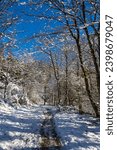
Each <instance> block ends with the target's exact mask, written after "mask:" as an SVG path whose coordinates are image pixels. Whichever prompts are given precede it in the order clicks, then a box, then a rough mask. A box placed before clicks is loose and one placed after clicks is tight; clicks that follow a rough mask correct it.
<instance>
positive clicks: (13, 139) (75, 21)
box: [0, 0, 100, 150]
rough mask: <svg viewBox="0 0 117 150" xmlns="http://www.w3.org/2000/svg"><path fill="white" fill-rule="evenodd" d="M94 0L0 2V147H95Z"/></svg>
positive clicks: (97, 37) (97, 65) (97, 73)
mask: <svg viewBox="0 0 117 150" xmlns="http://www.w3.org/2000/svg"><path fill="white" fill-rule="evenodd" d="M99 128H100V1H99V0H0V150H99V149H100V148H99V145H100V144H99V143H100V139H99V136H100V129H99Z"/></svg>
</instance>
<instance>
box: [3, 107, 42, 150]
mask: <svg viewBox="0 0 117 150" xmlns="http://www.w3.org/2000/svg"><path fill="white" fill-rule="evenodd" d="M42 115H43V111H42V110H41V107H38V106H33V107H27V108H25V107H22V108H17V109H15V108H13V107H10V106H8V105H7V104H0V150H20V149H22V150H31V149H33V148H37V147H39V132H40V131H39V129H40V126H41V116H42Z"/></svg>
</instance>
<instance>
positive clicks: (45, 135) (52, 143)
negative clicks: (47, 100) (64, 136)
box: [39, 109, 62, 150]
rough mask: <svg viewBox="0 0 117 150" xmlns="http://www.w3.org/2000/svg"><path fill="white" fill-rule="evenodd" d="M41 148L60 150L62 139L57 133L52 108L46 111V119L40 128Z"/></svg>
mask: <svg viewBox="0 0 117 150" xmlns="http://www.w3.org/2000/svg"><path fill="white" fill-rule="evenodd" d="M40 134H41V138H40V140H39V144H40V146H41V148H40V150H60V149H61V146H62V144H61V141H60V139H59V137H58V135H57V133H56V128H55V123H54V118H53V114H52V113H51V110H49V109H47V110H46V111H45V112H44V120H43V123H42V126H41V129H40Z"/></svg>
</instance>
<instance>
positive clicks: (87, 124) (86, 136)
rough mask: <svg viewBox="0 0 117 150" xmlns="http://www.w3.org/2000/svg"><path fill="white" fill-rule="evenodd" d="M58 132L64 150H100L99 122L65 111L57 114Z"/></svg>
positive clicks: (89, 117) (86, 116)
mask: <svg viewBox="0 0 117 150" xmlns="http://www.w3.org/2000/svg"><path fill="white" fill-rule="evenodd" d="M55 124H56V126H57V132H58V135H59V137H60V139H61V140H62V145H63V148H62V150H99V149H100V148H99V147H100V128H99V127H100V125H99V120H98V119H96V118H93V117H91V116H89V115H79V114H78V113H77V112H70V111H63V112H59V113H56V114H55Z"/></svg>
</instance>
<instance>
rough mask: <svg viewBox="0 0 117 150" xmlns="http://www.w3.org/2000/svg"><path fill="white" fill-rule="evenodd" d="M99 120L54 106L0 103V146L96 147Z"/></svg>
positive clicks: (30, 149)
mask: <svg viewBox="0 0 117 150" xmlns="http://www.w3.org/2000/svg"><path fill="white" fill-rule="evenodd" d="M99 135H100V133H99V120H98V119H96V118H93V117H92V116H89V115H79V114H78V113H77V112H72V111H71V110H70V111H57V108H56V107H50V106H37V105H35V106H31V107H22V108H21V107H19V108H17V109H16V108H13V107H10V106H9V105H7V104H1V103H0V150H99V145H100V144H99Z"/></svg>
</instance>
